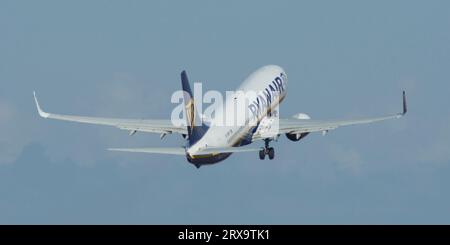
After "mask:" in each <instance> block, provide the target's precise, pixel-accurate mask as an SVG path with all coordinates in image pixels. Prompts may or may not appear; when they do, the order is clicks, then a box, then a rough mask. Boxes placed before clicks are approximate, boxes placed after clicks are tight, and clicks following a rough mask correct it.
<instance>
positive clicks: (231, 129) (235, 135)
mask: <svg viewBox="0 0 450 245" xmlns="http://www.w3.org/2000/svg"><path fill="white" fill-rule="evenodd" d="M286 89H287V76H286V73H285V72H284V70H283V68H281V67H279V66H275V65H268V66H264V67H261V68H260V69H258V70H256V71H255V72H253V73H252V74H251V75H250V76H248V77H247V79H245V80H244V81H243V83H242V84H241V86H239V88H238V89H237V91H242V92H243V94H244V95H243V96H244V98H243V99H244V100H246V101H247V102H248V104H241V106H245V107H246V108H241V109H242V110H241V111H240V112H244V113H238V114H236V123H235V124H225V125H224V123H223V122H224V121H223V118H225V117H226V112H228V110H227V109H226V108H233V107H235V104H236V101H235V100H236V98H227V99H226V102H225V106H224V107H225V108H224V109H222V110H219V111H218V112H217V113H218V116H217V115H216V117H215V118H214V119H213V121H212V122H211V125H210V128H209V130H208V131H207V132H206V133H205V135H204V136H203V137H202V138H201V139H200V140H199V141H197V142H196V143H195V144H193V145H191V146H190V147H189V148H188V149H187V153H188V154H189V155H191V156H195V155H196V152H198V151H199V150H202V149H204V148H207V147H232V146H237V145H239V144H240V142H241V141H242V139H243V138H244V137H245V136H246V135H248V134H249V133H251V130H253V129H254V128H255V126H256V125H258V123H259V122H260V121H261V120H262V119H263V118H265V117H266V116H267V115H268V113H269V112H271V111H272V110H273V109H274V108H275V107H276V106H278V105H279V103H280V102H281V101H282V100H283V98H284V97H285V96H286V93H287V90H286ZM240 99H241V98H240ZM238 105H239V104H238ZM237 111H239V110H237ZM221 114H222V115H221ZM238 122H244V123H238Z"/></svg>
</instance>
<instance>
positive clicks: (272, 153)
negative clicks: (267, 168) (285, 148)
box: [268, 147, 275, 160]
mask: <svg viewBox="0 0 450 245" xmlns="http://www.w3.org/2000/svg"><path fill="white" fill-rule="evenodd" d="M268 155H269V159H270V160H273V158H274V157H275V150H274V149H273V147H270V148H269V152H268Z"/></svg>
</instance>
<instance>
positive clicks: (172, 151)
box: [108, 147, 186, 155]
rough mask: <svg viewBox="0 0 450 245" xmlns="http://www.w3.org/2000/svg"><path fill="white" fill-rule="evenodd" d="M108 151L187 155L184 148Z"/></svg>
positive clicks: (112, 149)
mask: <svg viewBox="0 0 450 245" xmlns="http://www.w3.org/2000/svg"><path fill="white" fill-rule="evenodd" d="M108 151H123V152H140V153H159V154H169V155H185V154H186V150H185V149H184V148H183V147H153V148H152V147H147V148H109V149H108Z"/></svg>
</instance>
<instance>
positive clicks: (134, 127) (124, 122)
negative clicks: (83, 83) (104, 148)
mask: <svg viewBox="0 0 450 245" xmlns="http://www.w3.org/2000/svg"><path fill="white" fill-rule="evenodd" d="M33 95H34V101H35V102H36V107H37V110H38V112H39V115H40V116H41V117H43V118H50V119H56V120H64V121H71V122H79V123H89V124H98V125H107V126H113V127H117V128H119V129H123V130H129V131H130V132H131V133H135V132H149V133H161V134H170V133H180V134H187V129H186V127H183V126H175V125H173V124H172V122H171V120H147V119H142V120H141V119H118V118H104V117H85V116H73V115H61V114H53V113H48V112H45V111H43V110H42V109H41V107H40V106H39V102H38V100H37V98H36V93H35V92H33ZM131 133H130V134H131Z"/></svg>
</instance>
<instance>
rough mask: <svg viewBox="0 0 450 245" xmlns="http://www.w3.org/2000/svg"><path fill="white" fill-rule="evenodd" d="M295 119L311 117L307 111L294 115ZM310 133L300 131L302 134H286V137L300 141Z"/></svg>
mask: <svg viewBox="0 0 450 245" xmlns="http://www.w3.org/2000/svg"><path fill="white" fill-rule="evenodd" d="M292 117H293V118H295V119H299V120H309V119H311V117H310V116H309V115H308V114H305V113H298V114H295V115H293V116H292ZM308 134H309V133H300V134H289V133H287V134H286V137H287V138H288V139H290V140H291V141H299V140H301V139H303V138H305V137H306V136H307V135H308Z"/></svg>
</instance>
